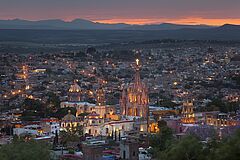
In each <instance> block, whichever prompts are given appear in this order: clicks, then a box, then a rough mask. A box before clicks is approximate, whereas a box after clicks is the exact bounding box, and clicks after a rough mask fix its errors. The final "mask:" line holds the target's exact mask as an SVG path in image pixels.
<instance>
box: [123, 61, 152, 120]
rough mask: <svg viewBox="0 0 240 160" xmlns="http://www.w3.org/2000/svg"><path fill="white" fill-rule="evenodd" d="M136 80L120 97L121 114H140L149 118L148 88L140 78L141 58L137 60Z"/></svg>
mask: <svg viewBox="0 0 240 160" xmlns="http://www.w3.org/2000/svg"><path fill="white" fill-rule="evenodd" d="M134 68H135V71H136V73H135V76H134V81H133V83H131V84H130V85H129V86H127V87H125V88H124V89H123V92H122V96H121V98H120V109H121V114H122V115H126V116H138V117H143V118H144V119H147V118H148V103H149V99H148V89H147V86H146V84H145V83H143V82H142V81H141V79H140V69H141V66H140V64H139V60H138V59H137V60H136V64H135V66H134Z"/></svg>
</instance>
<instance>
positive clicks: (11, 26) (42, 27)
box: [0, 19, 240, 48]
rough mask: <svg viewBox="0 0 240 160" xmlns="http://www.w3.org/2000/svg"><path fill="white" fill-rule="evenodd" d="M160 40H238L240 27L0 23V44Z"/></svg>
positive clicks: (2, 21)
mask: <svg viewBox="0 0 240 160" xmlns="http://www.w3.org/2000/svg"><path fill="white" fill-rule="evenodd" d="M162 39H177V40H221V41H240V25H232V24H225V25H222V26H208V25H179V24H170V23H162V24H152V25H129V24H124V23H120V24H104V23H96V22H91V21H88V20H83V19H76V20H73V21H71V22H65V21H62V20H41V21H27V20H20V19H15V20H0V43H5V42H27V43H28V42H31V43H36V44H49V43H51V44H70V43H71V44H99V43H122V42H123V43H125V42H141V41H151V40H162ZM0 48H1V46H0Z"/></svg>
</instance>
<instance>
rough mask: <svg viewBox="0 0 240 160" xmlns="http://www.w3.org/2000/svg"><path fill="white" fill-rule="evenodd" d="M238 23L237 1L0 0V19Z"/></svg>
mask: <svg viewBox="0 0 240 160" xmlns="http://www.w3.org/2000/svg"><path fill="white" fill-rule="evenodd" d="M15 18H20V19H26V20H42V19H62V20H65V21H71V20H73V19H76V18H82V19H88V20H92V21H95V22H104V23H129V24H153V23H163V22H168V23H178V24H209V25H222V24H225V23H232V24H240V0H0V19H15Z"/></svg>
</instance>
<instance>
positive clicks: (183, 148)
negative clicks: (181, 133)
mask: <svg viewBox="0 0 240 160" xmlns="http://www.w3.org/2000/svg"><path fill="white" fill-rule="evenodd" d="M159 158H161V159H168V160H204V159H206V156H205V155H204V154H203V144H202V143H201V142H200V141H199V140H198V139H197V138H196V137H193V136H188V137H185V138H184V139H182V140H180V141H179V142H178V143H177V144H176V145H172V146H171V147H170V149H169V150H166V151H164V152H163V153H162V154H161V155H159Z"/></svg>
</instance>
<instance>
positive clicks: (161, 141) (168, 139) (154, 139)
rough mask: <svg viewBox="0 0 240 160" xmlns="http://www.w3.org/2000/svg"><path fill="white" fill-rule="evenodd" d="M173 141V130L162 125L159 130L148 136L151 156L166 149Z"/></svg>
mask: <svg viewBox="0 0 240 160" xmlns="http://www.w3.org/2000/svg"><path fill="white" fill-rule="evenodd" d="M173 141H174V137H173V132H172V129H171V128H168V127H167V126H162V127H161V128H160V131H159V132H158V133H157V134H155V135H152V136H151V137H150V146H152V148H153V150H152V152H153V156H157V155H158V153H161V152H162V151H164V150H165V149H167V148H168V147H169V146H170V145H171V144H172V143H173Z"/></svg>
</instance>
